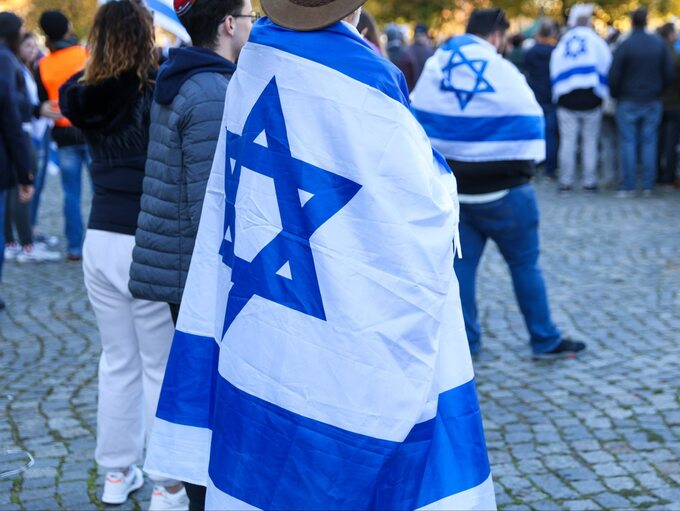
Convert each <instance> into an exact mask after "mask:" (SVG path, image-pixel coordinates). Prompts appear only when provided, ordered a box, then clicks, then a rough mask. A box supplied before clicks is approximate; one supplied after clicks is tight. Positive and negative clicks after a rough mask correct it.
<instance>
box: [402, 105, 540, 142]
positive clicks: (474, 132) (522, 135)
mask: <svg viewBox="0 0 680 511" xmlns="http://www.w3.org/2000/svg"><path fill="white" fill-rule="evenodd" d="M414 114H415V116H416V118H417V119H418V121H420V123H421V124H422V125H423V127H424V128H425V132H426V133H427V135H428V136H429V137H430V138H436V139H439V140H448V141H451V142H514V141H522V140H543V139H544V137H545V120H544V118H543V116H542V115H536V116H534V115H506V116H499V117H494V116H486V117H465V116H452V115H441V114H434V113H431V112H424V111H422V110H416V109H414Z"/></svg>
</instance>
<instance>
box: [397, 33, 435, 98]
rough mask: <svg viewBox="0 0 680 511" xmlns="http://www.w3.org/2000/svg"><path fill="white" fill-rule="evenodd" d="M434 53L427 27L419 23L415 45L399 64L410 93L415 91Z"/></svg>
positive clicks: (407, 50)
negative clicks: (428, 60) (426, 64)
mask: <svg viewBox="0 0 680 511" xmlns="http://www.w3.org/2000/svg"><path fill="white" fill-rule="evenodd" d="M433 53H434V49H433V48H432V41H431V40H430V36H429V35H428V33H427V25H424V24H422V23H418V24H417V25H416V26H415V29H414V31H413V44H411V45H410V46H409V47H408V48H406V50H405V51H404V54H403V55H402V56H401V58H400V59H399V61H398V62H397V67H398V68H399V69H401V71H402V72H403V73H404V76H405V77H406V84H407V85H408V90H409V92H410V91H412V90H413V88H414V87H415V86H416V82H418V78H420V74H421V73H422V72H423V67H425V62H427V59H429V58H430V57H431V56H432V54H433Z"/></svg>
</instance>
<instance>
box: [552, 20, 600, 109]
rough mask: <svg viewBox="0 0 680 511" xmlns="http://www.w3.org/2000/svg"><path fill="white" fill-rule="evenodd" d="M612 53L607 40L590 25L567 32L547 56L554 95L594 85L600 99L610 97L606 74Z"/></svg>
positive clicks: (556, 96)
mask: <svg viewBox="0 0 680 511" xmlns="http://www.w3.org/2000/svg"><path fill="white" fill-rule="evenodd" d="M611 63H612V54H611V51H609V47H608V46H607V43H606V42H605V41H604V39H602V38H601V37H600V36H599V35H597V34H596V33H595V31H594V30H593V29H591V28H589V27H575V28H572V29H571V30H570V31H569V32H567V33H566V34H565V35H564V36H563V37H562V39H561V40H560V42H559V44H558V45H557V47H556V48H555V50H554V51H553V52H552V55H551V57H550V79H551V80H552V85H553V99H554V100H555V101H557V100H558V99H559V98H560V97H561V96H564V95H565V94H569V93H570V92H572V91H573V90H576V89H593V90H594V92H595V94H597V95H598V96H599V97H601V98H602V99H607V98H609V81H608V80H607V74H608V73H609V67H610V66H611Z"/></svg>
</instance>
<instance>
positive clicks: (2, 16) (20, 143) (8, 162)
mask: <svg viewBox="0 0 680 511" xmlns="http://www.w3.org/2000/svg"><path fill="white" fill-rule="evenodd" d="M22 26H23V22H22V20H21V18H19V17H18V16H17V15H15V14H14V13H11V12H0V224H2V225H0V227H1V228H0V277H2V266H3V262H4V259H5V251H4V246H5V239H4V238H5V236H4V232H5V229H4V221H5V211H4V209H5V203H6V199H7V193H8V190H10V191H11V190H12V189H13V188H14V187H17V186H18V190H19V200H21V201H22V202H28V201H30V200H31V197H32V196H33V175H32V169H33V159H32V155H31V151H30V147H29V145H28V142H27V140H26V135H25V133H24V131H23V129H22V123H23V120H24V118H25V117H26V116H27V115H30V112H29V110H30V104H29V103H28V101H27V98H26V88H25V83H24V80H23V74H22V73H21V67H20V64H19V62H18V61H17V59H16V57H15V55H14V51H15V50H16V49H17V48H18V46H19V43H20V41H21V33H22ZM22 110H23V111H22ZM5 307H6V305H5V302H4V301H3V300H2V298H0V310H2V309H4V308H5Z"/></svg>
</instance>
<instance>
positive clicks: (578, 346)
mask: <svg viewBox="0 0 680 511" xmlns="http://www.w3.org/2000/svg"><path fill="white" fill-rule="evenodd" d="M585 349H586V343H585V342H581V341H572V340H571V339H562V342H561V343H559V344H558V345H557V346H555V347H554V348H553V349H552V350H550V351H548V352H546V353H534V359H551V358H563V357H571V356H575V355H576V354H577V353H578V352H580V351H583V350H585Z"/></svg>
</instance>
